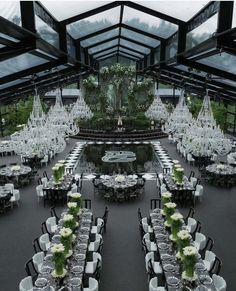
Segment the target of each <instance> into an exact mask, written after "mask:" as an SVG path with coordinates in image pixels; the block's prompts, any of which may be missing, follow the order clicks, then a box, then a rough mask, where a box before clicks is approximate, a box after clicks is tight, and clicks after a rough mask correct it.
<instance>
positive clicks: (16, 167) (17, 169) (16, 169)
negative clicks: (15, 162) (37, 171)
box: [11, 166, 20, 172]
mask: <svg viewBox="0 0 236 291" xmlns="http://www.w3.org/2000/svg"><path fill="white" fill-rule="evenodd" d="M11 171H12V172H14V171H20V166H12V167H11Z"/></svg>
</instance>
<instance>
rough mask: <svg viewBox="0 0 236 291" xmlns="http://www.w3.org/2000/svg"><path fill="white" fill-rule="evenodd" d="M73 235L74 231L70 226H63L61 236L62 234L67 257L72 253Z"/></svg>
mask: <svg viewBox="0 0 236 291" xmlns="http://www.w3.org/2000/svg"><path fill="white" fill-rule="evenodd" d="M72 235H73V232H72V230H71V229H70V228H68V227H63V228H62V229H61V230H60V236H61V243H62V244H63V246H64V248H65V257H66V258H68V257H70V256H71V255H72V238H73V237H72Z"/></svg>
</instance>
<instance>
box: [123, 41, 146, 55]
mask: <svg viewBox="0 0 236 291" xmlns="http://www.w3.org/2000/svg"><path fill="white" fill-rule="evenodd" d="M120 44H121V45H124V46H126V47H128V48H131V49H134V50H137V51H139V52H141V53H144V54H149V53H150V49H148V48H146V47H144V46H141V45H138V44H135V43H133V42H131V41H128V40H124V39H121V40H120Z"/></svg>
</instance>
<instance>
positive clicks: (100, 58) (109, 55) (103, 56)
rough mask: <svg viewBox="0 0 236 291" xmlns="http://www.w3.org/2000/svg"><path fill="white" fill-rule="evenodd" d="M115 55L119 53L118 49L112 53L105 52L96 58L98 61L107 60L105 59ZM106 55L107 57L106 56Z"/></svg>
mask: <svg viewBox="0 0 236 291" xmlns="http://www.w3.org/2000/svg"><path fill="white" fill-rule="evenodd" d="M114 55H117V50H116V51H114V52H111V53H107V54H104V55H102V56H99V57H98V58H97V59H96V61H100V60H103V59H104V60H105V59H108V58H110V57H113V56H114ZM105 57H106V58H105Z"/></svg>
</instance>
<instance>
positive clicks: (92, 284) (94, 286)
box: [88, 277, 98, 291]
mask: <svg viewBox="0 0 236 291" xmlns="http://www.w3.org/2000/svg"><path fill="white" fill-rule="evenodd" d="M88 290H89V291H98V281H97V280H96V279H94V278H91V277H89V288H88Z"/></svg>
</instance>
